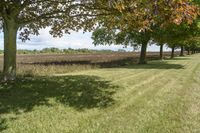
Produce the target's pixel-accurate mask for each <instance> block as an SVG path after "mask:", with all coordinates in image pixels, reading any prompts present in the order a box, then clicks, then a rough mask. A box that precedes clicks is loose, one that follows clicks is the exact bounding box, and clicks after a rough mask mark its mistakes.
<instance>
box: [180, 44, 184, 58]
mask: <svg viewBox="0 0 200 133" xmlns="http://www.w3.org/2000/svg"><path fill="white" fill-rule="evenodd" d="M180 56H184V46H181V53H180Z"/></svg>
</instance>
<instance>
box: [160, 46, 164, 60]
mask: <svg viewBox="0 0 200 133" xmlns="http://www.w3.org/2000/svg"><path fill="white" fill-rule="evenodd" d="M160 59H161V60H163V44H161V45H160Z"/></svg>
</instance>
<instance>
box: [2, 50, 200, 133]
mask: <svg viewBox="0 0 200 133" xmlns="http://www.w3.org/2000/svg"><path fill="white" fill-rule="evenodd" d="M0 132H3V133H67V132H69V133H135V132H136V133H147V132H149V133H199V132H200V54H196V55H192V56H189V57H187V56H186V57H182V58H181V57H179V58H176V59H174V60H165V61H151V62H149V64H147V65H128V66H124V67H118V68H103V69H95V70H87V71H82V72H74V73H69V74H62V75H55V76H49V77H47V76H46V77H34V78H31V77H29V78H28V77H27V78H25V79H19V80H18V81H16V82H14V83H12V84H0Z"/></svg>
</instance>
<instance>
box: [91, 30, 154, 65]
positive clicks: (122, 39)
mask: <svg viewBox="0 0 200 133" xmlns="http://www.w3.org/2000/svg"><path fill="white" fill-rule="evenodd" d="M92 39H93V43H94V45H111V44H115V45H124V46H125V47H126V46H132V47H138V46H141V53H140V59H139V64H146V63H147V62H146V49H147V45H148V42H149V41H150V39H151V33H150V32H149V31H145V32H144V31H140V32H139V31H135V30H134V29H130V30H129V31H127V30H126V31H120V30H115V29H113V30H108V29H107V28H99V29H96V30H95V31H94V32H93V34H92Z"/></svg>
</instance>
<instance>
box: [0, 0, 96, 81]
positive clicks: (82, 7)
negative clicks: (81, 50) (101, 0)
mask: <svg viewBox="0 0 200 133" xmlns="http://www.w3.org/2000/svg"><path fill="white" fill-rule="evenodd" d="M93 9H95V3H94V1H92V0H67V1H66V0H1V1H0V30H2V31H3V33H4V67H3V79H4V80H5V81H6V80H15V78H16V48H17V46H16V38H17V32H18V31H20V37H19V38H20V39H21V40H22V41H25V40H27V39H28V40H29V35H30V34H33V35H39V29H41V28H45V27H51V30H50V34H52V35H53V36H54V37H61V36H62V35H63V34H64V33H69V31H70V30H76V31H77V30H79V29H81V28H84V29H87V27H90V26H91V25H93V24H94V21H93V19H92V18H93V15H94V14H95V12H96V11H97V10H93Z"/></svg>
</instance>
